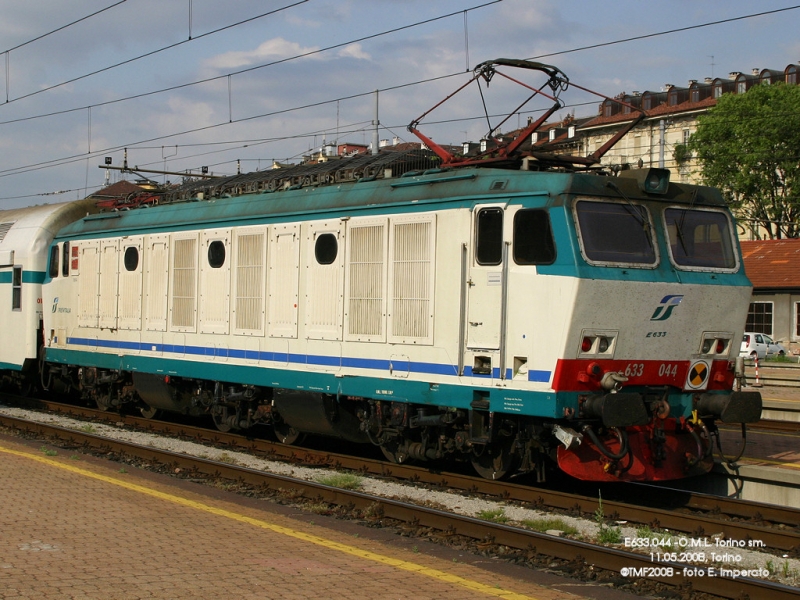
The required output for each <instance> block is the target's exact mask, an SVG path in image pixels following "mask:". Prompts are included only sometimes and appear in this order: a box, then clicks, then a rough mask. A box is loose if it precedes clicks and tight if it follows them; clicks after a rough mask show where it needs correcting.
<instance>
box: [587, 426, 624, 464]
mask: <svg viewBox="0 0 800 600" xmlns="http://www.w3.org/2000/svg"><path fill="white" fill-rule="evenodd" d="M610 429H611V430H612V431H614V432H616V435H617V439H618V440H619V453H616V454H615V453H614V452H612V451H611V450H609V449H608V448H607V447H606V445H605V444H604V443H603V442H602V441H601V440H600V438H599V437H597V434H596V433H595V432H594V430H593V429H592V427H591V425H586V426H585V427H584V428H583V432H584V433H586V434H587V435H588V436H589V439H591V440H592V442H593V443H594V445H595V446H597V449H598V450H600V452H602V453H603V454H604V455H605V456H607V457H608V458H610V459H611V460H620V459H622V458H624V457H625V455H626V454H628V434H626V433H625V431H624V430H622V429H617V428H616V427H611V428H610Z"/></svg>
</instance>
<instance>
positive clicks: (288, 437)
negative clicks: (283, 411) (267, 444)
mask: <svg viewBox="0 0 800 600" xmlns="http://www.w3.org/2000/svg"><path fill="white" fill-rule="evenodd" d="M273 429H274V430H275V437H276V438H278V441H279V442H280V443H281V444H287V445H289V446H291V445H292V444H300V443H302V441H303V439H304V438H305V437H306V436H305V434H304V433H303V432H302V431H298V430H297V429H295V428H294V427H291V426H289V425H287V424H286V423H284V422H283V421H280V422H276V423H275V424H274V425H273Z"/></svg>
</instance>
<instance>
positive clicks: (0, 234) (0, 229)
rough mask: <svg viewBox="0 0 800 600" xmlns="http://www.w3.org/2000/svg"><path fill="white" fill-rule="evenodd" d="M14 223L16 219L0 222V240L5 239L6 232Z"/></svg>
mask: <svg viewBox="0 0 800 600" xmlns="http://www.w3.org/2000/svg"><path fill="white" fill-rule="evenodd" d="M14 223H16V221H11V222H10V223H0V242H2V241H3V240H4V239H5V237H6V234H7V233H8V232H9V230H10V229H11V228H12V227H13V226H14Z"/></svg>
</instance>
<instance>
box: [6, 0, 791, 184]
mask: <svg viewBox="0 0 800 600" xmlns="http://www.w3.org/2000/svg"><path fill="white" fill-rule="evenodd" d="M488 4H492V3H488ZM482 6H486V5H481V6H480V7H482ZM480 7H473V9H470V10H474V9H475V8H480ZM796 8H800V6H791V7H785V8H783V9H778V10H775V11H762V12H758V13H752V14H750V15H742V16H738V17H732V18H729V19H721V20H717V21H713V22H709V23H702V24H697V25H692V26H687V27H682V28H677V29H671V30H667V31H663V32H656V33H651V34H646V35H642V36H635V37H632V38H625V39H622V40H615V41H611V42H605V43H603V44H598V45H592V46H583V47H579V48H573V49H569V50H564V51H561V52H556V53H551V54H548V55H542V56H553V55H556V54H565V53H568V52H576V51H580V50H587V49H590V48H596V47H599V46H604V45H611V44H615V43H625V42H630V41H634V40H639V39H644V38H647V37H655V36H657V35H666V34H668V33H675V32H680V31H686V30H689V29H697V28H700V27H708V26H712V25H720V24H723V23H728V22H732V21H738V20H742V19H747V18H754V17H758V16H763V15H765V14H773V13H776V12H782V11H788V10H794V9H796ZM463 12H464V11H459V12H458V13H452V14H461V13H463ZM445 16H447V15H443V16H441V17H437V19H439V18H444V17H445ZM432 20H435V19H432ZM430 21H431V20H427V21H425V22H430ZM407 27H410V26H406V28H407ZM396 30H397V29H395V30H390V31H396ZM378 35H382V34H374V35H373V36H368V37H367V38H359V39H368V38H369V37H376V36H378ZM347 43H352V42H347ZM347 43H345V44H337V45H336V46H332V48H334V47H340V46H342V45H346V44H347ZM320 51H322V50H320ZM290 59H291V58H290ZM290 59H286V60H290ZM284 62H285V61H284ZM270 64H273V63H269V64H267V65H257V66H255V67H251V68H249V69H245V70H242V71H240V72H247V71H251V70H254V69H258V68H264V67H266V66H269V65H270ZM240 72H237V73H240ZM231 74H235V73H229V74H225V75H223V76H221V77H227V76H229V75H231ZM457 75H461V73H451V74H447V75H442V76H439V77H434V78H428V79H425V80H419V81H415V82H409V83H405V84H401V85H398V86H391V87H388V88H385V90H384V91H388V90H396V89H401V88H404V87H410V86H415V85H420V84H424V83H428V82H431V81H437V80H443V79H446V78H449V77H454V76H457ZM169 89H174V87H173V88H169ZM372 93H373V92H372V91H370V92H364V93H362V94H353V95H350V96H347V97H342V98H337V99H335V100H329V101H322V102H317V103H313V104H308V105H304V106H298V107H291V108H287V109H282V110H280V111H275V112H272V113H263V114H260V115H252V116H249V117H244V118H241V119H236V120H233V121H229V122H227V123H218V124H212V125H209V126H205V127H201V128H195V129H191V130H186V131H181V132H175V133H170V134H166V135H163V136H156V137H153V138H149V139H147V140H140V141H139V142H128V143H125V144H120V145H118V146H114V147H109V148H105V149H102V150H98V151H96V153H95V155H96V156H99V155H102V154H104V153H108V152H113V151H116V150H119V149H121V148H123V147H125V146H136V145H138V144H146V143H148V142H152V141H158V140H163V139H167V138H171V137H177V136H181V135H184V134H187V133H194V132H199V131H204V130H209V129H214V128H217V127H220V126H222V125H225V124H230V123H238V122H243V121H247V120H253V119H257V118H263V117H267V116H271V115H274V114H283V113H286V112H290V111H292V110H303V109H305V108H308V107H310V106H321V105H324V104H326V103H330V102H334V101H339V100H344V99H352V98H357V97H360V96H366V95H369V94H372ZM121 100H123V99H118V100H115V101H114V102H117V101H121ZM83 108H86V107H83ZM74 110H80V109H71V111H74ZM55 114H57V113H55ZM41 116H49V114H48V115H41ZM30 118H33V117H28V118H26V119H23V120H27V119H30ZM85 158H86V155H75V156H73V157H62V158H60V159H53V160H50V161H44V162H42V163H37V164H34V165H27V166H21V167H16V168H13V169H7V170H5V171H0V173H2V175H0V176H8V175H13V174H20V173H24V172H28V171H29V170H38V169H40V168H47V166H58V165H59V164H68V162H74V160H79V159H85Z"/></svg>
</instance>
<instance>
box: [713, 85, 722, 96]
mask: <svg viewBox="0 0 800 600" xmlns="http://www.w3.org/2000/svg"><path fill="white" fill-rule="evenodd" d="M720 96H722V86H721V85H715V86H714V98H719V97H720Z"/></svg>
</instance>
